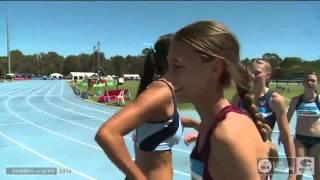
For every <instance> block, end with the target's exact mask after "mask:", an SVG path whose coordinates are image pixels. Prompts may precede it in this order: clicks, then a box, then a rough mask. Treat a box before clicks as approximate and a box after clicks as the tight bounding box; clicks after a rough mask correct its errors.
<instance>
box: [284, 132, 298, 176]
mask: <svg viewBox="0 0 320 180" xmlns="http://www.w3.org/2000/svg"><path fill="white" fill-rule="evenodd" d="M282 142H283V145H284V150H285V153H286V156H287V162H288V165H289V168H290V169H289V170H294V169H295V167H296V161H295V157H296V151H295V146H294V141H293V138H292V137H291V135H284V139H283V141H282Z"/></svg>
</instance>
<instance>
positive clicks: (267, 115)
mask: <svg viewBox="0 0 320 180" xmlns="http://www.w3.org/2000/svg"><path fill="white" fill-rule="evenodd" d="M273 93H274V92H273V91H272V90H270V89H269V90H268V92H267V93H266V94H265V95H264V96H262V97H259V98H258V100H257V103H256V106H257V108H258V111H259V113H260V114H261V115H262V117H263V119H264V120H265V121H266V123H267V124H268V125H269V126H270V128H271V129H273V128H274V126H275V124H276V122H277V118H276V113H275V112H273V111H272V109H271V107H270V101H271V97H272V95H273Z"/></svg>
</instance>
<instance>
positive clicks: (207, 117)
mask: <svg viewBox="0 0 320 180" xmlns="http://www.w3.org/2000/svg"><path fill="white" fill-rule="evenodd" d="M203 102H204V101H203ZM206 102H207V103H200V102H199V103H197V104H195V108H196V110H197V111H198V112H199V115H200V117H201V121H202V122H201V127H200V129H202V128H204V129H207V127H211V125H212V124H213V123H214V122H215V121H216V117H217V115H218V113H219V112H220V111H221V110H222V109H223V108H224V107H226V106H227V105H230V103H229V101H228V100H227V99H225V98H224V97H223V96H219V97H216V98H213V99H212V100H211V101H207V100H206ZM208 102H210V103H209V104H208Z"/></svg>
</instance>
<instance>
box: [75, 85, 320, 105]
mask: <svg viewBox="0 0 320 180" xmlns="http://www.w3.org/2000/svg"><path fill="white" fill-rule="evenodd" d="M70 84H71V86H76V87H78V88H79V89H80V91H81V92H82V91H88V88H87V87H80V84H79V83H77V84H74V83H70ZM138 86H139V81H125V83H124V84H123V85H119V87H118V88H119V89H128V90H129V91H130V93H131V96H132V99H131V100H128V101H126V104H129V103H131V102H132V100H133V99H134V97H135V96H136V94H137V89H138ZM279 86H281V87H283V89H284V90H279V89H276V84H271V85H270V88H271V89H272V90H274V91H277V92H279V93H280V94H281V95H283V96H284V97H286V99H287V101H286V103H287V105H289V100H290V99H292V97H294V96H297V95H300V94H301V93H302V92H303V86H302V85H298V84H294V83H289V84H288V85H287V84H280V83H279ZM114 89H116V87H106V88H104V87H100V88H96V89H95V88H92V90H91V91H89V93H91V94H96V93H97V91H100V92H101V93H103V92H104V90H114ZM288 89H289V90H288ZM318 89H319V88H318ZM234 93H235V88H232V87H230V88H228V89H226V90H225V96H226V97H227V98H228V99H229V100H230V99H231V98H232V96H233V95H234ZM98 97H99V96H97V95H95V96H92V97H91V96H89V101H93V102H97V99H98ZM104 104H105V103H104ZM108 105H112V106H116V105H115V104H108ZM179 108H180V109H184V110H186V109H193V106H192V105H191V104H188V103H185V104H179Z"/></svg>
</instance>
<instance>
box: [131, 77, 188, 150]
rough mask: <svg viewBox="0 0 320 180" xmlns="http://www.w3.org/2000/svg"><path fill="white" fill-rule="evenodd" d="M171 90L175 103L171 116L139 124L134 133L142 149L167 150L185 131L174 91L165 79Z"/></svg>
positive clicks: (137, 143)
mask: <svg viewBox="0 0 320 180" xmlns="http://www.w3.org/2000/svg"><path fill="white" fill-rule="evenodd" d="M159 81H163V82H165V83H166V84H167V85H168V86H169V88H170V90H171V92H172V98H173V103H174V112H173V115H172V117H171V118H169V119H167V120H163V121H161V122H145V123H143V124H142V125H141V126H139V127H138V128H137V129H136V130H135V132H134V134H133V140H134V143H135V146H136V148H138V149H140V150H142V151H166V150H171V148H172V147H173V146H174V145H175V144H178V143H179V140H180V139H181V136H182V132H183V125H182V122H181V119H180V115H179V111H178V108H177V103H176V99H175V96H174V91H173V89H172V88H171V86H170V85H169V84H168V83H167V82H166V81H165V80H161V79H160V80H159Z"/></svg>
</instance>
